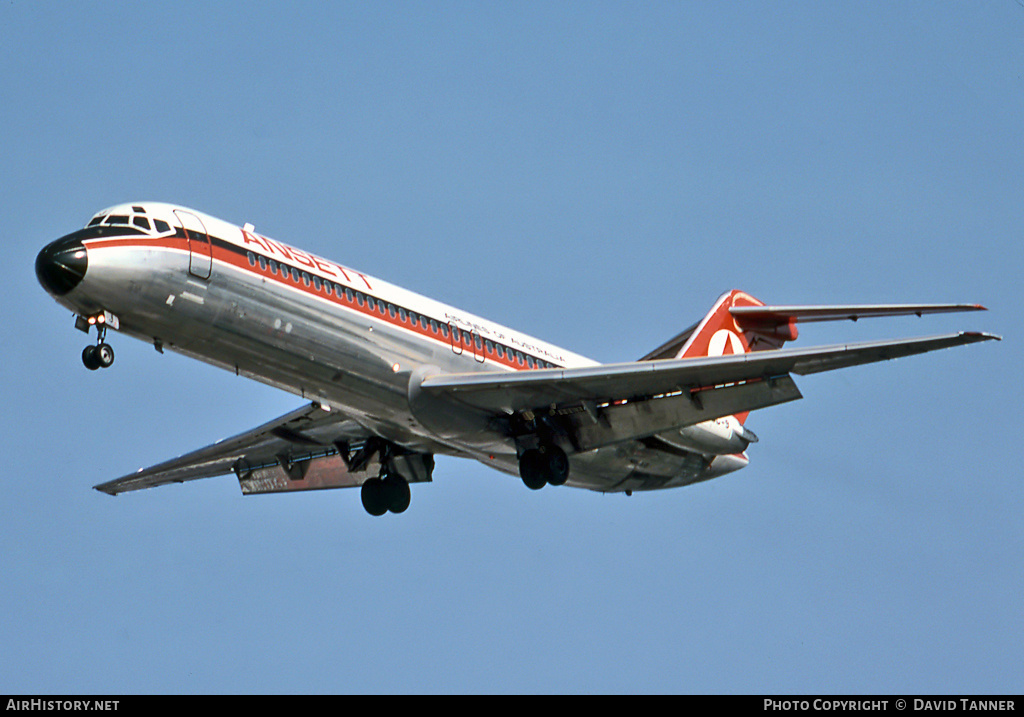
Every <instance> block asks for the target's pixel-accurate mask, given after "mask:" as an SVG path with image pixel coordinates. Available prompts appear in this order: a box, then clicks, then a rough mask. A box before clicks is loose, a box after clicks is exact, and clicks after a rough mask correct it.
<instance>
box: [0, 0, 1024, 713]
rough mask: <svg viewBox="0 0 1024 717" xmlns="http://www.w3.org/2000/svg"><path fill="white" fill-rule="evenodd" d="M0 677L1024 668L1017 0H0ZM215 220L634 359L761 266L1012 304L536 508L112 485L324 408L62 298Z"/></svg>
mask: <svg viewBox="0 0 1024 717" xmlns="http://www.w3.org/2000/svg"><path fill="white" fill-rule="evenodd" d="M0 48H2V49H0V97H3V102H0V127H2V129H3V138H4V142H3V151H2V152H0V169H2V171H3V176H4V179H5V181H4V191H3V192H2V193H0V217H2V219H0V222H2V224H0V227H2V233H3V236H4V238H5V246H6V247H7V248H8V253H9V257H10V258H11V259H12V261H11V262H9V263H8V271H7V272H6V278H7V284H6V286H7V289H6V291H7V301H6V304H7V306H8V312H9V314H8V315H9V316H12V317H13V318H14V319H15V320H14V321H12V323H11V324H9V325H8V331H7V334H8V337H9V340H8V342H7V352H6V354H7V355H6V360H5V361H3V362H0V376H2V379H0V381H2V385H3V396H4V408H5V413H6V416H7V419H6V422H7V430H6V431H4V434H3V438H2V441H3V453H4V455H5V456H6V457H7V465H8V469H7V471H6V472H5V474H4V475H5V478H6V480H5V481H4V488H3V495H4V497H3V500H2V501H0V506H2V507H0V515H2V521H0V644H2V645H3V646H4V648H3V649H2V650H0V691H5V692H22V693H46V692H52V693H79V692H99V693H135V692H142V693H145V692H157V693H166V692H171V693H179V692H180V693H191V692H199V693H210V692H215V693H220V692H230V693H234V692H329V693H335V692H702V693H704V692H711V693H718V692H729V693H733V692H753V693H765V692H767V693H792V692H797V693H803V692H844V693H845V692H869V693H875V692H881V693H893V694H897V693H903V694H910V693H913V694H917V693H942V692H955V693H979V692H1011V693H1014V692H1015V693H1018V694H1019V693H1020V692H1021V691H1022V689H1024V678H1022V676H1021V675H1022V672H1021V669H1020V665H1021V663H1022V658H1024V647H1022V645H1024V639H1022V638H1024V617H1022V611H1021V607H1020V606H1021V605H1022V604H1024V576H1022V572H1021V570H1020V566H1021V564H1022V560H1024V527H1022V525H1021V521H1020V515H1021V510H1022V508H1024V500H1022V499H1024V495H1022V487H1021V480H1020V478H1021V469H1020V466H1019V461H1020V457H1019V454H1020V450H1019V445H1020V436H1021V429H1022V427H1024V426H1022V421H1021V418H1020V416H1021V404H1022V398H1024V396H1022V391H1021V381H1020V373H1019V362H1020V359H1019V357H1020V348H1019V347H1020V344H1019V336H1020V335H1021V333H1022V330H1024V321H1022V320H1021V318H1020V309H1019V307H1020V299H1019V290H1018V281H1019V275H1020V272H1021V269H1022V267H1024V250H1022V248H1021V241H1020V239H1021V228H1022V226H1024V202H1022V201H1021V199H1022V196H1024V192H1022V190H1024V172H1022V167H1024V142H1022V135H1021V129H1022V127H1024V92H1022V90H1024V8H1022V7H1021V5H1020V4H1019V3H1017V2H1014V0H985V1H983V2H975V3H952V2H927V3H925V2H901V3H865V2H831V3H818V2H806V3H803V2H785V3H760V2H742V3H734V2H716V3H710V2H709V3H697V2H675V3H655V2H648V3H639V4H624V3H602V2H590V3H520V2H517V3H445V2H433V3H388V4H383V5H381V6H378V5H377V4H370V3H334V2H332V3H297V2H292V3H281V4H277V3H255V4H253V6H252V7H250V6H246V7H244V8H243V7H242V6H240V5H232V4H222V3H214V4H209V5H208V4H197V3H187V2H174V3H163V4H161V3H144V4H116V3H98V2H90V3H46V2H21V1H19V0H15V1H14V2H8V3H4V4H3V5H2V6H0ZM133 200H159V201H168V202H176V203H181V204H184V205H187V206H191V207H194V208H196V209H199V210H201V211H204V212H207V213H210V214H213V215H215V216H218V217H221V218H224V219H226V220H229V221H233V222H235V223H238V224H241V223H243V222H246V221H249V222H252V223H253V224H255V225H256V227H257V230H258V231H260V232H261V233H263V234H266V235H268V236H271V237H274V238H276V239H280V240H282V241H286V242H288V243H290V244H293V245H297V246H301V247H303V248H305V249H307V250H309V251H313V252H315V253H317V254H319V255H322V256H326V257H329V258H331V259H334V260H336V261H340V262H343V263H345V264H346V265H348V266H352V267H355V268H357V269H360V270H362V271H365V272H367V273H369V274H371V275H375V276H379V277H381V278H384V279H387V280H389V281H392V282H394V283H397V284H399V285H402V286H405V287H407V288H409V289H412V290H415V291H418V292H420V293H423V294H426V295H428V296H431V297H434V298H437V299H440V300H442V301H446V302H448V303H451V304H454V305H455V306H458V307H460V308H463V309H465V310H467V311H471V312H473V313H476V314H479V315H483V316H487V317H489V318H491V319H493V320H495V321H497V322H500V323H503V324H505V325H508V326H513V327H516V328H518V329H520V330H522V331H525V332H527V333H530V334H533V335H535V336H537V337H540V338H543V339H545V340H549V341H552V342H554V343H556V344H559V345H562V346H564V347H566V348H568V349H571V350H574V351H577V352H579V353H582V354H584V355H587V356H590V357H592V358H595V359H597V360H600V361H624V360H630V359H633V358H636V357H638V356H640V355H642V354H644V353H646V352H647V351H648V350H650V349H651V348H653V347H655V346H657V345H658V344H659V343H661V342H662V341H664V340H665V339H666V338H668V337H670V336H672V335H673V334H675V333H676V332H678V331H679V330H681V329H682V328H683V327H685V326H687V325H689V324H690V323H692V322H693V321H695V320H696V319H698V318H700V317H701V316H702V315H703V314H704V312H705V311H706V310H707V309H708V308H709V307H710V305H711V303H712V302H713V301H714V300H715V299H716V298H717V297H718V296H719V295H720V294H721V293H722V292H724V291H726V290H728V289H731V288H743V289H745V290H747V291H749V292H751V293H752V294H754V295H756V296H758V297H760V298H761V299H763V300H765V301H767V302H769V303H841V302H932V301H958V302H959V301H964V302H980V303H983V304H985V305H987V306H988V307H989V308H990V309H991V311H989V312H988V313H986V314H973V315H953V316H942V317H926V318H924V319H916V318H915V319H897V320H878V321H862V322H858V323H856V324H851V323H842V324H836V325H812V326H808V327H807V328H805V329H804V330H803V331H802V336H801V342H800V344H798V345H804V346H808V345H813V344H816V343H822V344H825V343H833V342H837V341H846V340H851V341H852V340H868V339H874V338H890V337H897V336H911V335H926V334H933V333H942V332H946V331H955V330H960V329H975V330H985V331H991V332H994V333H999V334H1002V335H1003V336H1004V340H1003V341H1002V342H1001V343H998V344H997V343H994V342H993V343H987V344H982V345H976V346H969V347H964V348H958V349H953V350H949V351H944V352H939V353H935V354H929V355H927V356H921V357H914V358H908V359H903V360H900V361H896V362H887V363H884V364H876V365H872V366H866V367H860V368H855V369H850V370H847V371H840V372H834V373H830V374H825V375H819V376H809V377H805V378H802V379H798V385H799V386H800V387H801V390H802V392H803V393H804V396H805V400H802V401H798V402H795V403H792V404H787V405H784V406H779V407H775V408H771V409H767V410H765V411H762V412H759V413H755V414H753V415H752V416H751V418H750V420H749V421H748V424H747V425H748V426H749V427H751V428H752V429H753V430H754V431H755V432H757V433H758V435H759V436H760V437H761V442H760V443H759V444H758V445H756V446H754V447H753V448H752V449H751V450H750V452H749V453H750V457H751V464H750V466H749V467H748V468H746V469H745V470H743V471H741V472H739V473H736V474H733V475H730V476H727V477H724V478H721V479H718V480H715V481H712V482H709V483H705V484H701V485H698V486H693V487H689V488H685V489H680V490H674V491H668V492H660V493H650V494H643V495H640V494H637V495H634V496H632V497H631V498H626V497H624V496H618V495H616V496H602V495H599V494H595V493H589V492H584V491H574V490H570V489H550V488H549V489H545V490H542V491H539V492H537V493H534V492H531V491H528V490H526V489H525V488H524V487H523V486H522V485H521V483H520V482H519V481H518V480H517V479H514V478H512V477H509V476H505V475H503V474H498V473H495V472H491V471H489V470H488V469H486V468H485V467H483V466H480V465H477V464H474V463H470V462H460V461H456V460H450V459H441V460H439V461H438V467H437V470H436V472H435V480H434V483H432V484H430V485H420V486H415V487H414V488H413V499H412V506H411V508H410V509H409V511H408V512H407V513H405V514H404V515H402V516H400V517H396V516H387V517H385V518H382V519H373V518H370V517H369V516H367V515H366V514H365V513H363V510H362V508H361V506H360V504H359V496H358V493H357V492H356V491H329V492H321V493H312V494H308V495H289V496H256V497H245V498H243V497H242V496H241V494H240V492H239V489H238V486H237V483H236V481H235V480H234V478H233V477H231V476H226V477H223V478H219V479H211V480H207V481H199V482H195V483H191V484H188V485H183V486H170V487H166V488H161V489H156V490H151V491H144V492H140V493H134V494H128V495H123V496H120V497H117V498H110V497H109V496H106V495H103V494H100V493H98V492H96V491H94V490H92V489H91V486H92V485H94V484H96V483H99V482H101V481H104V480H108V479H110V478H113V477H117V476H119V475H122V474H124V473H127V472H130V471H132V470H134V469H135V468H138V467H140V466H144V465H150V464H152V463H156V462H158V461H160V460H163V459H166V458H169V457H172V456H175V455H178V454H180V453H183V452H185V451H187V450H190V449H192V448H196V447H199V446H203V445H206V444H208V443H210V442H212V441H213V440H216V439H219V438H222V437H225V436H228V435H232V434H234V433H237V432H239V431H241V430H244V429H246V428H249V427H251V426H254V425H256V424H258V423H261V422H263V421H265V420H268V419H270V418H273V417H275V416H277V415H280V414H281V413H284V412H285V411H287V410H290V409H291V408H294V407H295V406H297V405H298V403H299V402H298V401H297V400H296V399H295V398H293V397H291V396H288V395H285V394H282V393H277V392H275V391H273V390H271V389H269V388H266V387H263V386H260V385H257V384H255V383H252V382H247V381H245V380H243V379H239V378H236V377H235V376H233V375H231V374H229V373H225V372H222V371H219V370H217V369H213V368H210V367H207V366H205V365H202V364H199V363H197V362H193V361H190V360H187V359H185V358H182V357H180V356H175V355H172V354H165V355H163V356H161V355H159V354H157V353H156V352H155V351H153V349H152V347H151V346H147V345H145V344H142V343H140V342H136V341H132V340H131V339H128V338H126V337H120V338H119V337H117V336H114V337H113V343H114V348H115V350H116V351H117V355H118V358H117V364H116V365H115V367H114V368H113V369H112V370H110V371H101V372H97V373H89V372H87V371H86V370H85V369H84V368H83V367H82V366H81V362H80V358H79V354H80V352H81V349H82V347H83V346H84V344H85V337H84V336H83V335H82V334H81V333H79V332H76V331H75V330H74V329H73V327H72V319H71V317H70V315H69V314H68V313H67V312H66V311H65V310H63V309H61V308H60V307H59V306H57V304H55V303H54V302H53V301H52V300H51V299H50V298H49V297H48V296H47V295H46V294H45V292H44V291H43V290H42V289H41V287H39V286H38V284H37V283H36V280H35V276H34V272H33V269H32V265H33V261H34V258H35V255H36V253H37V252H38V250H39V249H40V248H41V247H42V246H43V245H44V244H45V243H47V242H48V241H50V240H52V239H53V238H56V237H58V236H60V235H63V234H65V233H67V232H69V231H71V230H73V229H75V228H77V227H79V226H81V225H83V224H84V222H85V221H86V220H87V219H88V218H89V217H90V216H91V215H92V214H93V213H94V212H95V211H97V210H99V209H101V208H103V207H106V206H109V205H112V204H115V203H119V202H123V201H133Z"/></svg>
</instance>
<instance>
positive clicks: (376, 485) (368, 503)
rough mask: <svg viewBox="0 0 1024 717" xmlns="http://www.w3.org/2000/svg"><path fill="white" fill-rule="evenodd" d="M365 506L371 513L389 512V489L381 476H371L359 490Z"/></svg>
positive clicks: (381, 513)
mask: <svg viewBox="0 0 1024 717" xmlns="http://www.w3.org/2000/svg"><path fill="white" fill-rule="evenodd" d="M359 498H360V499H361V500H362V502H363V508H364V509H365V510H366V512H367V513H369V514H370V515H376V516H381V515H384V514H385V513H387V512H388V504H389V502H390V501H389V500H388V491H387V489H386V488H385V486H384V481H382V480H381V479H380V478H370V479H369V480H368V481H366V482H365V483H363V487H362V488H360V490H359Z"/></svg>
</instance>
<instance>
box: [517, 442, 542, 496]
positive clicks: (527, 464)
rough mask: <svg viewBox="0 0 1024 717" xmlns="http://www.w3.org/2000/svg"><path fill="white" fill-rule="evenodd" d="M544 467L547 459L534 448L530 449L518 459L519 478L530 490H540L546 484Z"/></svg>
mask: <svg viewBox="0 0 1024 717" xmlns="http://www.w3.org/2000/svg"><path fill="white" fill-rule="evenodd" d="M546 467H547V459H546V458H545V456H544V454H543V453H541V452H540V451H539V450H537V449H536V448H530V449H529V450H527V451H524V452H523V455H522V456H520V458H519V477H520V478H522V479H523V483H524V484H526V487H527V488H529V489H530V490H540V489H541V488H543V487H544V486H545V485H547V482H548V481H547V477H546V476H545V472H546V470H545V469H546Z"/></svg>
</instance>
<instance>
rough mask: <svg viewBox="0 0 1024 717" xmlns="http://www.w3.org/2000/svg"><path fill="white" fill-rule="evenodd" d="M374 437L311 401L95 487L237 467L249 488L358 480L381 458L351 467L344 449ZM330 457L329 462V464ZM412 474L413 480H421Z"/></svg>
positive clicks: (149, 483)
mask: <svg viewBox="0 0 1024 717" xmlns="http://www.w3.org/2000/svg"><path fill="white" fill-rule="evenodd" d="M372 439H373V435H372V434H371V433H370V432H368V431H367V430H366V429H365V428H363V427H362V426H361V425H359V424H358V423H357V422H355V421H354V420H351V419H349V418H347V417H346V416H345V415H343V414H341V413H339V412H338V411H330V412H328V411H326V410H324V409H323V408H321V406H320V405H319V404H317V403H311V404H309V405H306V406H303V407H302V408H299V409H296V410H295V411H291V412H290V413H286V414H285V415H283V416H281V417H279V418H276V419H274V420H273V421H270V422H269V423H265V424H263V425H262V426H259V427H257V428H254V429H252V430H250V431H246V432H245V433H241V434H239V435H237V436H234V437H233V438H228V439H225V440H223V441H218V442H217V443H214V444H213V445H210V446H207V447H205V448H201V449H199V450H197V451H192V452H191V453H187V454H185V455H183V456H180V457H178V458H174V459H172V460H169V461H165V462H163V463H160V464H158V465H155V466H152V467H150V468H144V469H140V470H139V471H138V472H136V473H132V474H130V475H126V476H124V477H122V478H118V479H117V480H112V481H109V482H107V483H101V484H100V485H97V486H95V488H96V490H99V491H102V492H104V493H107V494H109V495H117V494H118V493H124V492H125V491H131V490H140V489H143V488H152V487H155V486H159V485H165V484H167V483H182V482H184V481H190V480H197V479H199V478H210V477H213V476H217V475H223V474H225V473H230V472H232V471H233V472H234V473H235V474H236V475H237V477H238V479H239V482H240V484H241V486H242V492H243V493H269V492H280V491H285V490H309V489H313V488H341V487H346V486H355V485H360V484H361V483H362V482H363V481H364V480H365V479H366V477H367V476H368V475H369V474H370V473H371V472H372V475H377V472H378V469H379V462H370V463H366V464H364V465H363V466H355V468H361V469H360V470H351V471H350V470H348V463H347V461H346V460H345V459H343V458H342V457H341V451H342V450H343V449H347V447H348V444H349V442H351V444H352V445H356V444H357V443H358V442H360V441H362V442H365V441H367V440H372ZM374 460H376V459H374ZM328 461H329V462H330V465H329V466H327V465H325V463H326V462H328ZM406 477H407V478H408V479H409V480H410V482H413V481H414V480H416V478H415V477H412V476H409V475H407V476H406Z"/></svg>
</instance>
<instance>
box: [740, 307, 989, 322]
mask: <svg viewBox="0 0 1024 717" xmlns="http://www.w3.org/2000/svg"><path fill="white" fill-rule="evenodd" d="M959 311H987V309H986V308H985V307H984V306H982V305H981V304H850V305H841V304H837V305H826V306H732V307H730V308H729V313H730V314H732V315H733V317H734V318H735V319H736V322H737V323H738V324H739V325H740V326H742V327H744V328H746V327H747V326H764V325H780V324H788V323H789V322H790V321H800V322H809V321H846V320H849V321H857V320H858V319H867V318H873V317H878V316H923V315H925V314H947V313H954V312H959Z"/></svg>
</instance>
